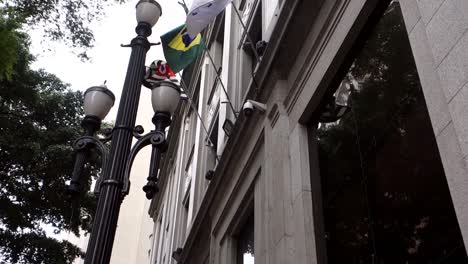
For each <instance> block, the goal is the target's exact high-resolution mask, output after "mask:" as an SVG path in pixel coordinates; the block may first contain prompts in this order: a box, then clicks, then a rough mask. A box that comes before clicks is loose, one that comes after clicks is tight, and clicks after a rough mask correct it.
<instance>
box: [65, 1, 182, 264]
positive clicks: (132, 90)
mask: <svg viewBox="0 0 468 264" xmlns="http://www.w3.org/2000/svg"><path fill="white" fill-rule="evenodd" d="M160 15H161V7H160V5H159V4H158V3H157V2H156V1H154V0H140V1H139V2H138V4H137V6H136V17H137V21H138V25H137V27H136V30H135V31H136V33H137V37H135V38H134V39H133V40H132V41H131V43H130V45H126V46H127V47H131V48H132V53H131V55H130V61H129V64H128V69H127V75H126V78H125V83H124V87H123V90H122V97H121V99H120V106H119V110H118V113H117V119H116V122H115V126H114V128H113V129H112V132H111V133H110V134H109V135H108V137H107V138H105V139H103V140H102V139H98V138H97V137H95V136H94V134H95V132H96V131H97V130H99V127H100V124H101V120H102V119H103V118H104V117H105V116H106V115H107V113H108V112H109V110H110V108H111V107H112V105H113V104H114V100H115V97H114V95H113V94H112V93H111V92H110V91H109V90H108V89H107V88H106V87H105V86H99V87H92V88H90V89H88V90H87V91H86V92H85V99H84V102H85V103H84V108H85V115H86V117H85V118H84V120H83V122H82V126H83V128H84V129H85V135H84V136H83V137H81V138H79V139H78V140H76V141H75V143H74V148H75V150H76V151H77V155H76V159H75V167H74V171H73V176H72V180H71V181H70V185H69V187H68V191H69V193H70V194H76V193H78V192H79V191H80V181H82V180H83V179H80V176H81V172H82V170H83V166H84V163H85V162H86V157H87V154H88V150H89V149H90V148H92V147H97V148H98V149H99V150H100V152H101V154H102V159H103V162H102V163H103V172H102V176H101V177H100V178H99V179H98V181H97V183H96V193H97V194H98V204H97V209H96V215H95V217H94V219H93V226H92V231H91V237H90V240H89V243H88V248H87V251H86V257H85V264H106V263H109V261H110V257H111V253H112V246H113V242H114V237H115V231H116V227H117V220H118V215H119V211H120V205H121V203H122V200H123V198H124V197H125V195H126V194H128V190H129V185H130V183H129V173H130V167H131V165H132V162H133V159H134V158H135V155H136V154H137V152H138V151H139V150H140V149H141V148H143V147H144V146H146V145H149V144H151V145H152V146H153V151H152V157H151V165H150V175H149V177H148V184H147V185H145V187H144V188H143V190H144V191H145V192H146V196H147V197H148V199H151V198H153V196H154V195H155V194H156V192H157V190H158V187H157V170H158V164H159V159H160V158H161V154H162V153H163V152H164V151H165V149H166V145H167V143H166V134H165V129H166V127H168V126H169V125H170V122H171V115H172V114H173V112H174V111H175V109H176V107H177V105H178V102H179V98H180V90H179V87H178V86H177V85H175V84H174V83H172V82H169V81H160V82H154V83H151V84H150V88H151V89H152V104H153V109H154V111H155V115H154V118H153V123H154V124H155V130H153V131H151V132H150V133H148V134H147V135H145V136H141V135H140V134H142V133H143V129H142V127H141V126H137V127H135V120H136V114H137V109H138V103H139V98H140V89H141V84H142V81H143V77H144V73H145V66H144V63H145V57H146V53H147V51H148V50H149V48H150V46H151V45H152V44H151V43H150V42H149V41H148V39H147V37H148V36H150V35H151V28H152V27H153V26H154V25H155V24H156V22H157V21H158V19H159V17H160ZM134 136H135V137H136V138H138V139H139V140H138V141H137V143H136V144H135V146H134V147H133V149H131V143H132V138H133V137H134ZM109 140H112V143H111V146H110V151H108V150H107V149H106V147H105V146H104V145H103V142H102V141H104V142H105V141H109Z"/></svg>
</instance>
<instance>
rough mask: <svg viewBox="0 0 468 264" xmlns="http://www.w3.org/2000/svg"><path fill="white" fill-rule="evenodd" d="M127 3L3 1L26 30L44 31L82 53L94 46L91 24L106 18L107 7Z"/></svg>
mask: <svg viewBox="0 0 468 264" xmlns="http://www.w3.org/2000/svg"><path fill="white" fill-rule="evenodd" d="M124 2H126V0H102V1H94V0H0V4H3V5H4V8H3V9H4V10H5V11H6V12H8V14H9V16H11V17H15V18H16V19H17V20H18V21H20V23H21V24H24V25H25V26H27V27H33V28H40V29H43V30H44V33H45V36H46V37H47V38H49V39H51V40H54V41H63V42H64V43H65V44H67V45H69V46H70V47H73V48H75V49H78V50H81V51H82V52H81V53H79V54H78V55H79V56H80V57H81V58H83V59H88V56H87V54H86V49H87V48H90V47H92V46H93V41H94V36H93V32H92V31H91V29H90V28H89V25H90V23H91V22H92V21H94V20H96V19H99V18H101V17H102V16H103V15H104V10H105V7H106V6H107V5H108V4H111V3H124Z"/></svg>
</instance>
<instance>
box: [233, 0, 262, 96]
mask: <svg viewBox="0 0 468 264" xmlns="http://www.w3.org/2000/svg"><path fill="white" fill-rule="evenodd" d="M239 10H240V12H241V16H242V22H243V23H244V25H246V27H247V30H244V28H243V27H242V26H240V43H239V49H240V51H241V52H239V64H238V65H239V66H238V71H239V79H240V83H239V84H240V86H241V87H240V88H241V89H239V91H240V95H239V96H240V101H241V102H242V100H243V99H244V96H245V94H246V92H247V89H248V87H249V84H250V81H251V79H252V76H253V75H254V71H255V67H256V66H257V59H256V57H255V53H254V49H255V47H256V45H257V43H258V42H259V41H261V40H262V6H261V1H260V0H244V1H241V3H240V5H239ZM239 24H240V22H239ZM255 51H256V50H255Z"/></svg>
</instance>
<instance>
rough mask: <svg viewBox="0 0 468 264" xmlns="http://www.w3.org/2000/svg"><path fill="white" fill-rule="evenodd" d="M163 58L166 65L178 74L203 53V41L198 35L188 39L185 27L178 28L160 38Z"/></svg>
mask: <svg viewBox="0 0 468 264" xmlns="http://www.w3.org/2000/svg"><path fill="white" fill-rule="evenodd" d="M161 43H162V46H163V51H164V57H166V61H167V64H169V67H171V69H172V70H173V71H174V72H179V71H181V70H183V69H184V68H185V67H187V66H188V65H189V64H190V63H191V62H192V61H193V60H194V59H196V58H197V57H198V56H199V55H200V54H202V52H203V45H204V43H203V40H202V38H201V35H200V34H198V35H197V36H196V37H195V38H194V39H190V37H189V35H188V33H187V26H186V25H182V26H179V27H177V28H175V29H173V30H171V31H169V32H167V33H166V34H164V35H162V36H161Z"/></svg>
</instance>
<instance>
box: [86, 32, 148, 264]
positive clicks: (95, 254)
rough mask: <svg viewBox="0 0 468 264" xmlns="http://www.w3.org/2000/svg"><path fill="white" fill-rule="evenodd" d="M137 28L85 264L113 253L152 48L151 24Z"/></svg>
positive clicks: (96, 263) (100, 263) (103, 262)
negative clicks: (125, 178) (147, 53)
mask: <svg viewBox="0 0 468 264" xmlns="http://www.w3.org/2000/svg"><path fill="white" fill-rule="evenodd" d="M135 31H136V33H137V35H138V36H137V37H135V38H134V39H133V40H132V42H131V44H130V46H131V48H132V53H131V55H130V61H129V64H128V68H127V75H126V77H125V83H124V86H123V90H122V97H121V99H120V106H119V111H118V113H117V120H116V124H115V129H114V132H113V133H114V134H113V139H112V145H111V149H110V156H109V160H108V162H107V165H106V167H105V168H104V169H103V170H104V171H103V176H102V177H103V180H102V182H101V187H100V188H101V190H100V195H99V200H98V205H97V209H96V216H95V218H94V220H93V227H92V231H91V237H90V240H89V244H88V248H87V251H86V258H85V264H107V263H109V261H110V257H111V254H112V245H113V243H114V237H115V230H116V228H117V219H118V216H119V211H120V205H121V203H122V200H123V195H122V183H123V179H124V173H125V164H126V162H127V157H128V155H129V153H130V147H131V143H132V138H133V133H132V132H133V127H134V126H135V120H136V115H137V110H138V102H139V99H140V87H141V82H142V79H143V76H144V71H145V67H144V64H145V57H146V52H147V51H148V50H149V48H150V43H149V42H148V39H147V37H148V36H150V35H151V26H150V25H149V24H146V23H140V24H139V25H138V26H137V27H136V30H135Z"/></svg>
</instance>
